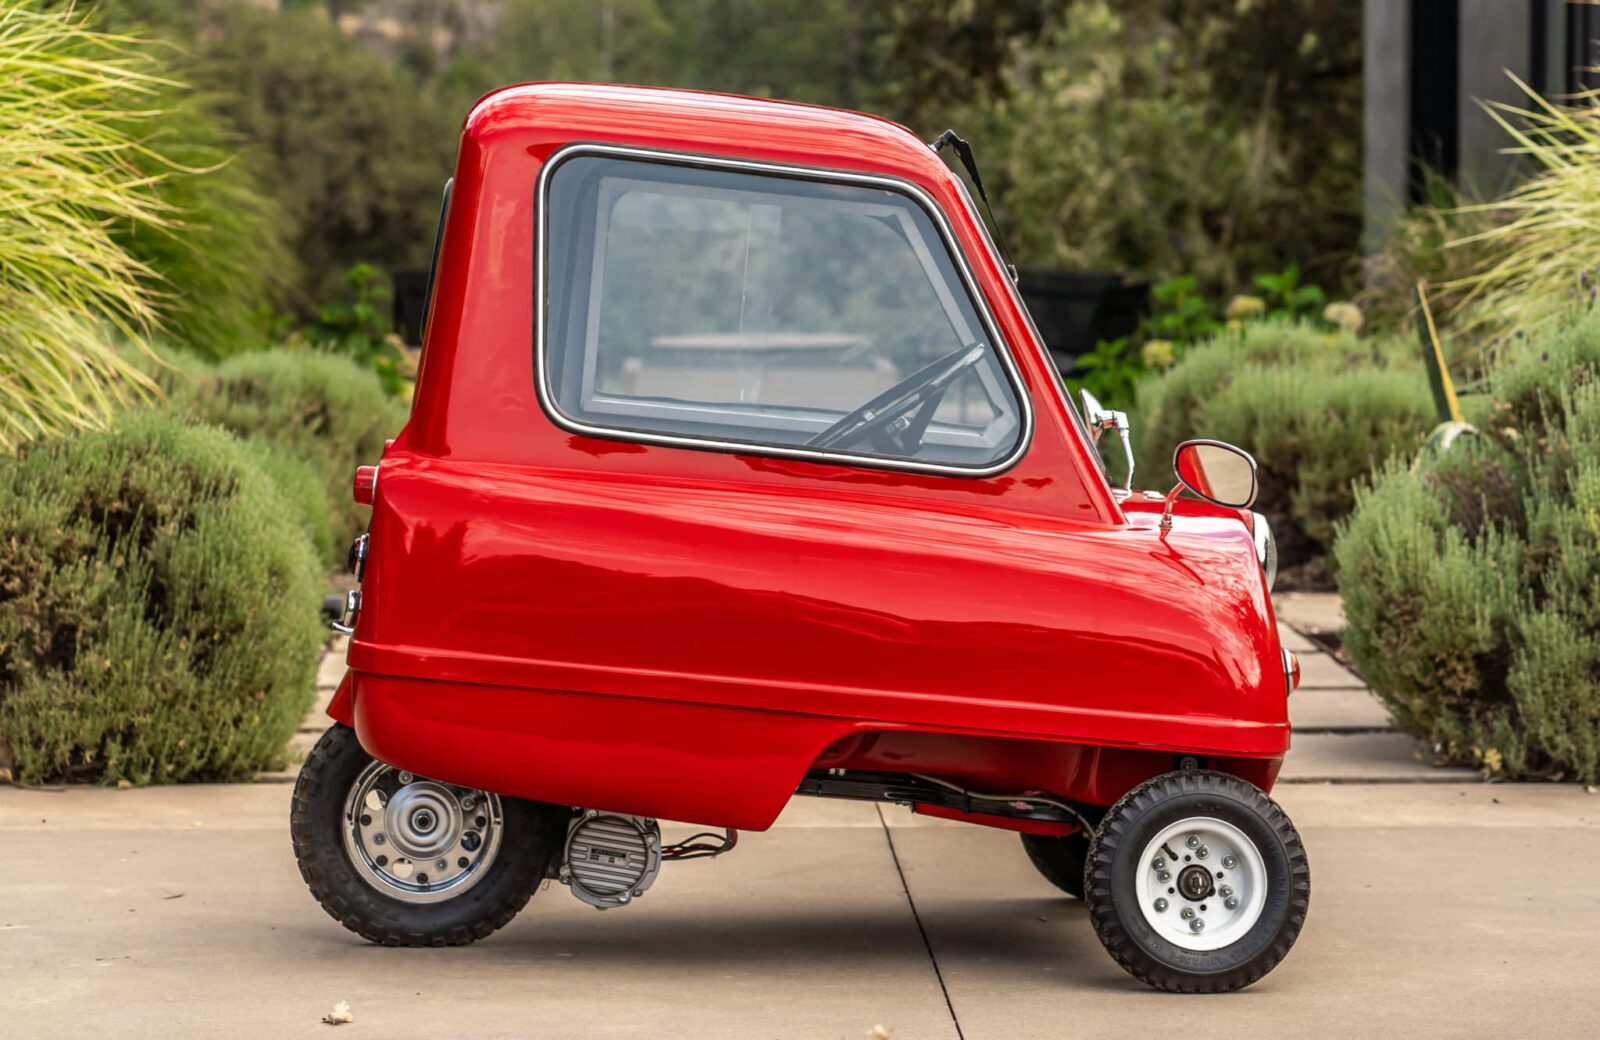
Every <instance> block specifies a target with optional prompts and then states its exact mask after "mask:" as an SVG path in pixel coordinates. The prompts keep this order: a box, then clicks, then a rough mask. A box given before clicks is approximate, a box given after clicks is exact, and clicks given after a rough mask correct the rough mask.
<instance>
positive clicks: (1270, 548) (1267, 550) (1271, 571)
mask: <svg viewBox="0 0 1600 1040" xmlns="http://www.w3.org/2000/svg"><path fill="white" fill-rule="evenodd" d="M1250 519H1251V524H1250V527H1251V533H1252V534H1254V535H1255V539H1256V559H1257V560H1259V561H1260V562H1261V571H1262V573H1263V574H1265V575H1266V576H1267V591H1268V592H1271V591H1272V588H1273V586H1274V585H1276V584H1277V583H1278V539H1277V538H1275V537H1273V534H1272V525H1271V524H1269V523H1267V518H1266V517H1265V516H1263V515H1262V514H1260V513H1255V512H1252V513H1251V514H1250Z"/></svg>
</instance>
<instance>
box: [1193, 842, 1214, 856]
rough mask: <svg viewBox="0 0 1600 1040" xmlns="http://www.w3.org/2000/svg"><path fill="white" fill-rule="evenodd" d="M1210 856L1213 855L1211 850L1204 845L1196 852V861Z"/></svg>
mask: <svg viewBox="0 0 1600 1040" xmlns="http://www.w3.org/2000/svg"><path fill="white" fill-rule="evenodd" d="M1209 855H1211V850H1210V849H1208V848H1206V847H1205V846H1204V845H1202V846H1200V847H1199V848H1198V849H1195V850H1194V858H1195V859H1205V858H1206V857H1207V856H1209Z"/></svg>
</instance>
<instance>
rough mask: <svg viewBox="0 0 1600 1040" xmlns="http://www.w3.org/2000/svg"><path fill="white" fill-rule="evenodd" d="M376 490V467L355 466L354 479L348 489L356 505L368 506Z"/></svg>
mask: <svg viewBox="0 0 1600 1040" xmlns="http://www.w3.org/2000/svg"><path fill="white" fill-rule="evenodd" d="M377 490H378V467H376V466H357V467H356V479H355V482H354V484H353V485H352V487H351V489H350V494H351V497H353V498H354V499H355V500H356V504H357V505H362V506H370V505H371V504H372V496H373V494H374V493H375V492H376V491H377Z"/></svg>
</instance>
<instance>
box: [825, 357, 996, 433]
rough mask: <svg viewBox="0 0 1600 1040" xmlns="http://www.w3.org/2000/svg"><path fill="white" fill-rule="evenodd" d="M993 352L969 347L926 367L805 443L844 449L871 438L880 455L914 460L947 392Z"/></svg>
mask: <svg viewBox="0 0 1600 1040" xmlns="http://www.w3.org/2000/svg"><path fill="white" fill-rule="evenodd" d="M987 349H988V348H987V347H985V346H984V345H983V344H981V343H969V344H967V345H966V346H964V347H962V348H961V349H959V350H954V351H951V352H950V353H948V354H946V355H945V356H944V357H942V358H940V359H939V360H937V361H935V362H933V363H932V364H929V365H925V366H923V367H922V368H919V369H917V371H915V372H913V373H911V374H910V375H909V376H907V377H906V378H904V379H902V380H900V382H898V383H896V384H895V385H894V386H891V387H890V388H889V389H887V390H885V391H884V392H883V393H881V394H879V395H878V396H877V397H874V398H873V399H872V400H870V401H868V402H867V403H866V404H864V405H862V406H861V407H860V408H857V409H856V410H855V411H853V412H851V413H850V414H849V415H846V416H844V417H843V418H841V419H840V420H839V421H838V422H836V423H834V424H833V425H832V426H829V427H828V428H827V429H826V430H823V431H822V432H821V433H819V434H817V435H816V436H815V437H813V438H811V439H810V440H809V441H806V446H807V447H810V448H839V447H843V446H845V445H847V444H852V443H854V442H856V441H858V440H860V439H862V438H863V437H870V438H871V440H872V444H873V446H874V447H876V448H877V449H878V450H879V451H882V452H885V453H887V454H893V455H900V456H911V455H915V454H916V453H917V449H918V448H919V447H921V445H922V437H923V434H925V433H926V432H927V430H928V424H929V423H931V422H932V421H933V413H934V412H935V411H936V410H937V409H938V407H939V401H940V399H941V398H943V397H944V392H945V391H946V390H948V389H949V388H950V384H951V383H953V382H955V379H956V377H957V376H959V375H960V374H961V373H963V372H965V371H966V370H967V369H969V368H971V367H972V366H973V365H976V364H977V363H978V362H979V361H980V360H981V359H982V358H983V353H984V351H985V350H987Z"/></svg>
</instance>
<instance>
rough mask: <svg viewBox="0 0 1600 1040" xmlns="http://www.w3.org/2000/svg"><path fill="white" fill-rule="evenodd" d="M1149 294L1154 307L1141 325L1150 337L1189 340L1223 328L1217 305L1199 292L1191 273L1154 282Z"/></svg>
mask: <svg viewBox="0 0 1600 1040" xmlns="http://www.w3.org/2000/svg"><path fill="white" fill-rule="evenodd" d="M1150 296H1151V298H1152V300H1153V301H1154V307H1153V308H1152V311H1151V315H1150V318H1149V319H1148V320H1147V321H1146V322H1145V324H1144V329H1143V332H1144V334H1145V335H1146V336H1147V337H1149V338H1153V339H1167V340H1172V341H1173V342H1174V343H1181V344H1189V343H1193V342H1194V341H1195V340H1198V339H1204V338H1205V337H1207V336H1214V335H1216V334H1217V333H1218V332H1220V331H1222V321H1221V320H1220V316H1219V311H1220V308H1219V307H1217V306H1216V305H1215V304H1214V303H1212V302H1211V301H1210V300H1207V299H1206V298H1205V297H1204V296H1203V295H1201V294H1200V292H1199V291H1198V290H1197V289H1196V280H1195V276H1194V275H1192V274H1186V275H1179V276H1178V277H1176V278H1168V279H1166V280H1165V281H1160V282H1157V283H1156V284H1155V285H1154V286H1152V287H1151V289H1150Z"/></svg>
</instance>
